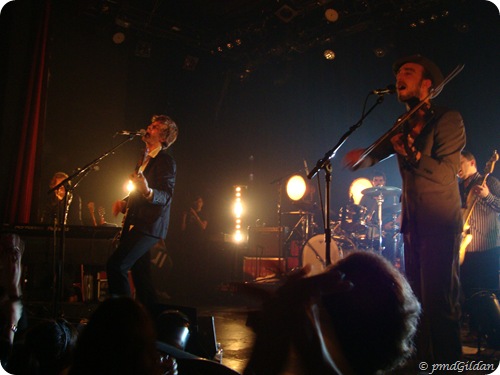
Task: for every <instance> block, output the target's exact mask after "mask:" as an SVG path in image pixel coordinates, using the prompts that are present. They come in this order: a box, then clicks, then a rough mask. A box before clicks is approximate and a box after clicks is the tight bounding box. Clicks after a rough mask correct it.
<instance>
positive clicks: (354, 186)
mask: <svg viewBox="0 0 500 375" xmlns="http://www.w3.org/2000/svg"><path fill="white" fill-rule="evenodd" d="M371 187H373V184H372V183H371V181H370V180H369V179H367V178H362V177H361V178H356V179H355V180H354V181H353V182H352V183H351V186H350V187H349V199H352V201H353V203H354V204H359V202H361V198H363V193H361V192H362V191H363V190H365V189H368V188H371Z"/></svg>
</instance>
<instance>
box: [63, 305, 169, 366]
mask: <svg viewBox="0 0 500 375" xmlns="http://www.w3.org/2000/svg"><path fill="white" fill-rule="evenodd" d="M155 339H156V334H155V330H154V324H153V321H152V319H151V317H150V315H149V314H148V313H147V311H146V310H145V309H144V307H143V306H142V305H140V304H139V303H138V302H136V301H134V300H133V299H131V298H129V297H116V298H110V299H108V300H106V301H104V302H102V303H101V304H100V305H99V306H98V308H97V309H96V310H95V311H94V313H93V314H92V316H91V317H90V320H89V322H88V324H87V326H86V327H84V328H83V330H82V332H81V333H80V336H79V338H78V342H77V345H76V348H75V355H74V360H73V366H72V367H71V369H70V372H69V373H70V374H71V375H77V374H78V375H80V374H86V375H90V374H107V375H109V374H119V375H126V374H131V375H132V374H141V375H142V374H144V375H150V374H159V373H160V367H159V361H158V359H159V356H158V353H157V351H156V347H155Z"/></svg>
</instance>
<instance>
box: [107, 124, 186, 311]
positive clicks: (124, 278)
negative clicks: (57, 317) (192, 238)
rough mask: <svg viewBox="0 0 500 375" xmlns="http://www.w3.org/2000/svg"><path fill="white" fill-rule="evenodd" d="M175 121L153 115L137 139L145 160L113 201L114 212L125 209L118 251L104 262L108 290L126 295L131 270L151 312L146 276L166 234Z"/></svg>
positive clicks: (140, 297) (152, 300)
mask: <svg viewBox="0 0 500 375" xmlns="http://www.w3.org/2000/svg"><path fill="white" fill-rule="evenodd" d="M177 133H178V129H177V125H176V124H175V122H174V121H173V120H172V119H171V118H170V117H168V116H165V115H159V116H153V118H152V120H151V124H150V125H149V126H148V127H147V129H146V134H145V135H144V136H143V137H142V140H143V141H144V143H145V144H146V153H145V156H144V159H143V161H142V163H141V165H140V166H139V168H138V169H137V172H136V173H134V174H133V175H132V181H133V183H134V185H135V190H134V191H133V192H131V193H130V194H129V196H128V197H127V198H125V199H124V200H120V201H117V202H115V203H114V204H113V214H114V215H115V216H116V215H118V214H119V213H120V212H121V213H127V214H126V218H125V220H124V224H123V229H122V233H121V236H120V241H119V244H118V247H117V249H116V250H115V252H114V253H113V254H112V255H111V257H110V258H109V260H108V262H107V276H108V284H109V293H110V294H111V295H128V296H130V295H131V288H130V285H129V281H128V275H127V273H128V271H129V270H131V272H132V277H133V280H134V285H135V289H136V296H137V299H138V300H139V301H140V302H141V303H142V304H144V306H145V307H146V308H148V310H149V311H150V312H151V313H152V314H155V307H156V303H157V296H156V290H155V288H154V287H153V282H152V278H151V259H150V251H149V250H150V249H151V248H152V247H153V246H154V245H155V244H156V243H157V242H158V241H160V240H161V239H163V238H165V237H166V235H167V230H168V224H169V220H170V206H171V203H172V195H173V192H174V185H175V176H176V163H175V161H174V159H173V158H172V156H171V155H170V153H169V152H168V150H167V149H168V147H169V146H171V145H172V144H173V143H174V142H175V140H176V139H177Z"/></svg>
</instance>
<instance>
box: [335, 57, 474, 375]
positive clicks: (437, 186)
mask: <svg viewBox="0 0 500 375" xmlns="http://www.w3.org/2000/svg"><path fill="white" fill-rule="evenodd" d="M393 71H394V74H395V75H396V90H397V95H398V99H399V101H400V102H401V103H404V104H405V105H406V109H407V110H410V109H411V108H413V107H414V106H417V105H418V104H421V102H422V101H424V105H423V106H422V107H421V108H420V109H419V110H418V111H417V112H415V113H414V115H413V117H412V118H410V119H409V121H407V122H406V123H405V124H404V125H403V129H402V131H399V132H397V133H395V134H394V133H391V134H389V136H388V137H387V138H385V140H384V141H382V142H381V143H380V144H378V145H377V147H375V148H373V150H372V151H370V152H369V153H368V155H367V154H366V153H364V150H360V149H357V150H352V151H350V152H349V153H348V154H347V155H346V156H345V158H344V163H345V165H346V166H348V167H350V168H351V169H357V168H363V167H369V166H372V165H374V164H376V163H378V162H380V161H382V160H384V159H386V158H387V157H389V156H391V155H393V154H396V156H397V159H398V164H399V170H400V173H401V177H402V180H403V189H402V196H401V206H402V223H401V232H402V233H403V237H404V257H405V272H406V276H407V278H408V280H409V282H410V285H411V286H412V288H413V290H414V292H415V294H416V296H417V297H418V299H419V300H420V303H421V304H422V310H423V314H422V318H421V321H420V324H419V328H418V333H417V340H416V346H417V363H416V364H415V366H418V361H425V362H427V363H454V362H455V361H458V360H461V356H462V346H461V342H460V322H459V319H460V302H459V294H460V290H459V288H460V284H459V259H458V253H459V247H460V240H461V231H462V226H463V222H462V221H463V220H462V215H461V209H460V207H461V203H460V194H459V189H458V182H457V177H456V174H457V172H458V170H459V169H460V151H461V150H462V149H463V148H464V146H465V129H464V124H463V120H462V116H461V115H460V113H459V112H457V111H455V110H449V109H446V108H442V107H436V106H434V105H433V104H432V103H431V99H430V97H431V95H429V93H432V92H433V91H434V90H432V89H433V88H435V87H436V86H439V85H440V84H441V83H442V82H443V80H444V78H443V75H442V74H441V71H440V69H439V68H438V66H437V65H436V64H434V63H433V62H432V61H431V60H429V59H427V58H425V57H423V56H420V55H414V56H409V57H405V58H402V59H399V60H397V61H396V62H395V63H394V64H393ZM363 155H364V156H363ZM363 157H364V159H363ZM361 159H363V160H361ZM409 371H411V372H412V373H413V372H415V373H416V372H418V369H417V367H415V368H412V369H409Z"/></svg>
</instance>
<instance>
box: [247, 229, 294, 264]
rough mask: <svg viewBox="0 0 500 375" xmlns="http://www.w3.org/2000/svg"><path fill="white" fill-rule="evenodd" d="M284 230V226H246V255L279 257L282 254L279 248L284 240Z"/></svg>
mask: <svg viewBox="0 0 500 375" xmlns="http://www.w3.org/2000/svg"><path fill="white" fill-rule="evenodd" d="M286 232H287V231H286V229H285V227H250V228H248V252H247V255H249V256H255V257H279V256H280V255H282V254H281V253H280V249H281V246H282V243H283V241H284V240H285V237H286ZM280 233H281V238H280Z"/></svg>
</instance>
